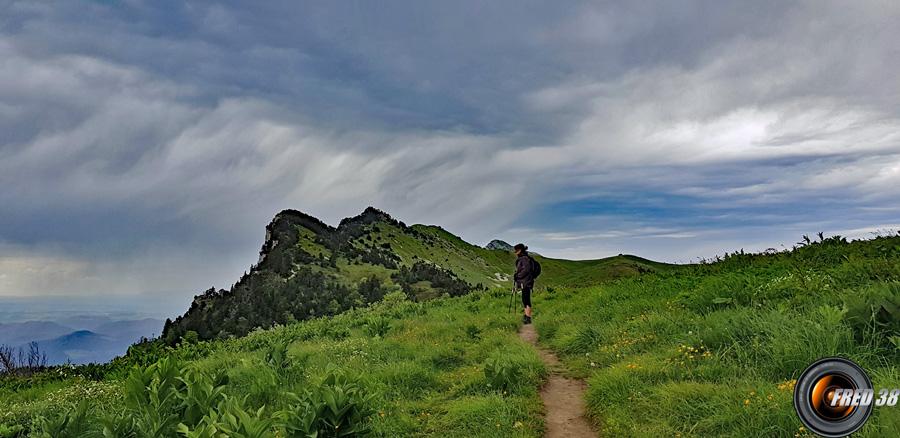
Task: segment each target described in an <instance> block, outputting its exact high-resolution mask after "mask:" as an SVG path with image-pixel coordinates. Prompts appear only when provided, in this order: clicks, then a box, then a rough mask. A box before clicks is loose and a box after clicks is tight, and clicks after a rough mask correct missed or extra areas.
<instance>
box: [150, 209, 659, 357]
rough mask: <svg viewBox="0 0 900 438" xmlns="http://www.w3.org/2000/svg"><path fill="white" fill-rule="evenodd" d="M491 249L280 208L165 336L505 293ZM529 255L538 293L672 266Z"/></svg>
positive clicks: (505, 254)
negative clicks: (251, 254)
mask: <svg viewBox="0 0 900 438" xmlns="http://www.w3.org/2000/svg"><path fill="white" fill-rule="evenodd" d="M502 243H505V242H502ZM507 245H508V244H507ZM494 246H495V247H497V249H488V248H482V247H480V246H476V245H473V244H471V243H469V242H466V241H465V240H463V239H462V238H460V237H459V236H457V235H455V234H453V233H451V232H449V231H447V230H445V229H444V228H442V227H440V226H438V225H422V224H414V225H407V224H405V223H404V222H402V221H399V220H397V219H395V218H394V217H392V216H391V215H390V214H388V213H387V212H385V211H383V210H380V209H377V208H375V207H371V206H370V207H367V208H366V209H365V210H364V211H363V212H362V213H360V214H359V215H356V216H352V217H348V218H344V219H342V220H341V221H340V222H339V223H338V225H337V226H336V227H335V226H331V225H329V224H327V223H325V222H323V221H321V220H319V219H318V218H316V217H314V216H312V215H309V214H307V213H303V212H301V211H299V210H294V209H286V210H282V211H281V212H279V213H278V214H276V215H275V216H274V217H273V219H272V220H271V221H270V222H269V224H268V225H266V239H265V241H264V242H263V244H262V246H261V249H260V253H259V261H258V263H256V264H255V265H253V266H251V267H250V270H249V271H248V272H247V273H245V274H244V275H243V276H242V277H241V278H240V279H239V280H238V281H237V282H236V283H235V284H234V285H233V286H232V287H231V288H230V289H228V290H225V289H218V290H217V289H215V288H211V289H208V290H207V291H205V292H203V293H202V294H200V295H197V296H196V297H195V298H194V301H193V302H192V304H191V306H190V308H189V309H188V310H187V312H185V314H184V315H181V316H179V317H178V318H176V319H175V320H174V321H171V320H168V321H166V324H165V327H164V329H163V337H164V338H165V339H166V340H167V341H168V342H170V343H174V342H177V340H178V339H180V338H181V337H182V336H183V335H184V334H186V333H187V332H188V331H193V332H197V334H198V336H199V337H200V338H202V339H207V338H221V337H229V336H241V335H244V334H246V333H248V332H249V331H250V330H252V329H253V328H255V327H263V328H265V327H270V326H272V325H274V324H287V323H290V322H293V321H296V320H302V319H309V318H315V317H318V316H323V315H332V314H335V313H339V312H342V311H344V310H347V309H350V308H354V307H361V306H365V305H367V304H369V303H372V302H374V301H378V300H380V299H381V297H383V296H384V295H385V294H387V293H391V292H401V291H402V292H403V293H405V294H406V295H407V296H409V297H410V298H411V299H413V300H417V301H419V300H427V299H432V298H436V297H439V296H442V295H449V296H458V295H463V294H467V293H470V292H472V291H474V290H484V289H489V288H505V287H507V283H508V281H509V280H508V279H509V275H508V274H510V273H511V271H512V268H513V262H514V256H513V255H512V253H511V252H510V251H508V250H505V249H501V248H502V246H499V244H495V245H494ZM535 257H536V258H538V259H540V260H541V262H542V264H543V266H544V272H545V274H544V275H543V276H542V277H541V281H540V282H539V283H540V284H541V285H543V286H562V285H564V284H565V283H566V282H568V283H573V282H584V283H588V282H591V281H596V280H603V279H608V278H617V277H622V276H629V275H636V274H640V273H641V272H649V271H653V270H657V269H662V268H663V267H664V266H668V265H665V264H661V263H656V262H652V261H649V260H646V259H641V258H638V257H634V256H616V257H610V258H605V259H597V260H579V261H572V260H563V259H553V258H548V257H541V256H540V255H535Z"/></svg>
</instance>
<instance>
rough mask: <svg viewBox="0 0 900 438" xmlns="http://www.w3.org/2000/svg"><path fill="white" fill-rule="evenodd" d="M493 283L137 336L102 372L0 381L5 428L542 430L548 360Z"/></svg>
mask: <svg viewBox="0 0 900 438" xmlns="http://www.w3.org/2000/svg"><path fill="white" fill-rule="evenodd" d="M516 327H517V323H516V320H515V318H514V317H512V316H511V315H509V314H507V313H505V302H504V300H503V299H502V298H499V297H498V296H492V295H490V294H473V295H469V296H467V297H460V298H454V299H443V300H432V301H429V302H425V303H417V302H412V301H409V300H407V299H405V297H404V296H403V294H402V293H393V294H391V295H389V296H388V297H386V298H385V300H383V301H382V302H380V303H378V304H376V305H374V306H372V307H370V308H367V309H362V310H354V311H350V312H346V313H343V314H341V315H338V316H335V317H333V318H324V319H316V320H311V321H306V322H301V323H297V324H292V325H290V326H279V327H275V328H272V329H270V330H265V331H255V332H253V333H251V334H250V335H248V336H246V337H243V338H240V339H232V340H214V341H202V340H198V339H196V337H195V336H193V335H189V336H187V337H186V339H185V340H184V342H183V343H181V344H179V345H178V346H176V347H167V346H165V345H163V344H161V343H153V342H151V343H145V344H142V345H139V346H135V347H134V348H133V349H132V351H130V352H129V355H128V356H127V357H126V358H122V359H118V360H116V361H114V362H113V363H112V364H110V365H107V366H105V367H102V370H99V371H98V370H96V369H95V370H94V373H92V374H90V375H89V373H88V372H87V368H88V367H78V368H74V369H69V368H57V369H54V370H53V371H52V373H49V374H46V375H44V376H43V377H39V376H33V377H32V378H31V379H30V380H29V383H28V385H27V386H24V385H23V386H18V385H16V383H17V382H21V381H22V380H21V378H15V379H13V378H7V379H4V380H0V400H3V403H4V406H3V409H2V410H0V436H26V435H27V436H53V437H66V436H102V434H104V433H106V434H107V436H134V437H150V436H153V437H156V436H188V437H218V436H229V437H249V436H257V437H270V436H303V437H306V436H316V434H317V436H353V435H375V436H386V437H387V436H390V437H395V436H428V435H441V436H451V437H452V436H456V437H472V436H499V437H504V436H507V437H536V436H540V435H541V430H542V428H543V424H542V420H541V415H540V412H541V404H540V398H539V396H538V393H537V389H538V387H539V385H540V382H541V381H542V379H543V378H544V377H545V375H546V371H545V369H544V367H543V364H542V363H541V361H540V359H539V358H538V356H537V354H536V353H535V352H534V350H533V349H532V348H531V347H530V346H528V345H526V344H524V343H522V341H520V340H519V339H518V337H517V336H516V335H515V329H516Z"/></svg>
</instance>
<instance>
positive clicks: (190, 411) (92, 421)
mask: <svg viewBox="0 0 900 438" xmlns="http://www.w3.org/2000/svg"><path fill="white" fill-rule="evenodd" d="M382 232H383V233H386V238H387V237H390V233H391V230H389V229H386V228H385V229H382ZM422 232H428V233H438V234H439V233H445V232H444V231H443V230H440V229H438V228H436V227H429V228H425V229H423V230H422ZM437 242H444V243H446V244H447V245H453V246H455V247H456V248H457V249H458V251H457V252H452V251H451V249H450V248H448V247H446V246H444V245H443V244H440V248H439V249H434V250H433V251H443V252H444V253H447V254H451V253H452V254H455V255H454V256H453V257H452V258H451V257H449V256H448V257H447V258H448V259H453V260H456V261H455V262H454V263H458V264H457V265H454V266H456V267H457V268H460V269H461V267H465V266H469V268H466V269H472V272H475V270H476V268H474V267H472V266H476V265H479V264H480V263H481V262H480V261H478V260H475V259H473V258H471V257H470V258H468V259H467V261H466V262H465V263H464V262H463V261H462V260H461V258H462V257H463V254H467V253H469V254H472V253H479V254H481V252H480V251H483V252H484V253H485V254H484V262H485V264H486V265H487V266H489V267H490V266H493V265H492V264H493V263H500V262H501V261H502V262H503V263H506V262H507V260H506V259H505V258H506V257H507V255H506V254H505V253H503V252H498V251H487V250H479V249H476V250H473V249H471V248H468V247H466V246H465V245H467V244H465V242H462V241H458V242H457V241H455V240H452V239H441V240H437ZM407 244H408V245H410V246H409V247H407V246H406V245H407ZM403 251H407V252H403ZM416 251H418V252H416ZM428 251H431V250H428ZM398 252H399V253H401V254H402V255H403V257H411V256H412V255H413V254H417V257H420V258H422V257H425V256H430V255H429V254H431V253H429V252H427V251H426V249H425V248H424V247H423V246H413V245H412V243H411V242H404V246H403V249H398ZM435 254H437V252H436V253H435ZM501 259H502V260H501ZM473 260H474V261H473ZM624 261H628V263H627V266H625V267H621V269H624V270H625V271H629V270H631V269H637V270H640V269H639V268H636V267H638V266H644V265H646V266H645V267H646V268H647V269H645V271H648V270H650V268H652V272H645V273H644V274H642V275H639V276H636V275H634V274H633V273H627V275H622V276H620V275H617V274H615V272H617V271H616V270H617V269H620V267H618V266H617V265H618V264H620V263H624ZM466 263H469V264H466ZM339 266H340V265H339ZM348 268H349V269H357V268H358V269H360V270H361V272H360V273H359V275H363V274H370V273H371V272H368V271H366V272H365V273H364V272H362V271H364V269H363V268H364V267H361V266H360V265H352V268H351V267H348ZM478 269H481V268H478ZM491 269H493V268H491ZM592 270H593V271H592ZM484 272H487V271H484ZM544 272H546V275H547V279H548V281H546V282H545V283H544V284H545V285H548V283H549V284H550V285H551V286H550V287H545V288H543V289H540V290H539V291H537V292H536V294H535V298H534V300H535V324H536V328H537V330H538V332H539V334H540V337H541V342H542V343H543V344H544V345H545V346H546V347H547V348H550V349H552V350H554V351H555V352H556V353H557V354H558V355H559V356H560V358H561V360H562V361H563V364H564V365H565V367H566V371H565V372H566V373H568V374H569V375H571V376H574V377H579V378H583V379H585V380H586V382H587V384H588V390H587V393H586V395H585V397H586V402H587V407H588V413H589V415H590V417H591V419H592V420H593V421H594V422H595V423H596V424H597V425H598V426H599V428H600V429H601V430H602V433H603V434H604V435H605V436H685V437H687V436H697V437H705V436H784V437H793V436H810V435H809V433H808V432H807V431H805V430H803V429H801V424H800V421H799V419H798V418H797V416H796V414H795V413H794V410H793V407H792V404H791V403H792V402H791V396H792V388H793V382H794V379H796V378H797V377H798V375H799V374H800V372H802V370H803V369H804V368H805V367H806V366H807V365H809V364H810V363H811V362H813V361H815V360H817V359H819V358H821V357H824V356H832V355H836V356H844V357H848V358H851V359H853V360H854V361H856V362H858V363H859V364H861V365H862V366H863V367H864V368H865V369H866V370H867V371H868V373H869V375H870V377H871V378H872V381H873V383H874V384H875V386H876V387H897V386H900V349H898V347H900V314H898V312H897V308H898V307H897V304H900V238H896V237H895V238H880V239H875V240H871V241H865V242H852V243H845V242H842V241H840V240H826V241H823V242H820V243H816V244H814V245H810V246H808V247H804V248H800V249H798V250H796V251H793V252H791V253H778V254H771V255H765V256H763V255H743V254H732V255H729V256H728V257H726V258H725V259H723V260H721V261H719V262H717V263H712V264H702V265H691V266H680V267H673V266H668V265H658V264H654V263H653V262H648V261H644V260H642V259H638V258H633V257H630V256H621V257H617V258H614V259H606V260H603V261H589V262H559V263H557V261H554V260H551V259H545V261H544ZM542 280H544V277H542V279H541V280H539V281H542ZM549 280H552V281H549ZM584 282H587V283H589V284H593V285H590V286H586V287H580V286H579V287H567V286H565V285H566V284H571V285H581V284H583V283H584ZM507 297H508V296H507V295H505V291H504V290H503V289H495V290H492V291H487V292H477V293H473V294H471V295H468V296H463V297H458V298H442V299H436V300H433V301H427V302H411V301H409V300H404V299H402V297H401V295H400V294H397V293H394V294H391V295H389V296H388V297H386V298H385V300H384V301H383V302H380V303H377V304H375V305H372V306H370V307H367V308H363V309H355V310H352V311H349V312H346V313H343V314H340V315H337V316H334V317H331V318H321V319H315V320H309V321H304V322H300V323H296V324H292V325H288V326H281V327H275V328H272V329H269V330H257V331H254V332H252V333H251V334H250V335H248V336H245V337H242V338H236V339H227V340H216V341H209V342H203V341H201V342H192V343H185V344H182V345H179V346H177V347H174V348H172V347H165V346H164V345H162V344H161V343H147V344H143V345H140V346H137V347H135V348H134V349H133V350H132V351H131V353H130V354H129V355H128V356H127V357H126V358H124V359H118V360H116V361H114V362H113V363H112V364H110V365H107V366H106V367H102V368H101V371H102V372H97V371H96V370H94V371H92V372H91V373H87V372H86V370H85V369H82V368H74V369H73V368H66V367H59V368H54V369H51V370H50V371H48V372H45V373H41V374H38V375H36V376H32V377H29V378H3V379H0V400H2V408H0V436H26V434H28V433H32V434H33V435H34V436H43V435H41V434H42V433H43V434H48V435H49V436H57V435H58V436H65V435H64V434H62V433H61V432H59V431H58V430H56V429H54V427H57V428H58V426H59V425H60V424H63V423H62V422H63V421H68V423H65V424H66V426H65V427H64V428H63V429H68V430H69V431H70V432H72V431H77V429H78V428H79V427H80V426H79V425H80V424H83V425H85V426H84V428H85V431H87V432H88V434H87V435H84V436H91V435H90V434H94V435H95V436H99V435H97V434H99V433H101V432H102V429H103V428H104V427H106V428H107V429H108V431H109V432H110V433H112V434H113V435H116V434H119V435H125V436H140V434H139V433H133V434H131V435H129V434H128V433H126V432H123V431H124V430H126V429H128V428H131V429H132V430H136V428H138V429H140V430H146V428H148V427H151V426H152V425H154V424H156V425H159V424H162V426H161V427H162V430H163V432H161V433H159V434H160V435H162V436H179V435H178V434H177V433H176V429H177V427H178V423H179V422H180V423H184V427H183V429H182V430H183V431H184V434H185V435H190V434H196V436H204V435H202V433H203V432H204V431H207V432H209V430H212V431H219V432H223V431H225V432H223V433H227V434H228V435H230V436H279V435H280V436H285V435H286V434H287V432H288V430H296V428H301V429H302V428H307V429H308V428H309V427H312V428H314V429H315V428H318V430H319V433H320V436H334V435H335V434H336V431H356V432H368V433H370V434H371V435H374V436H385V437H388V436H390V437H394V436H435V435H439V436H453V437H479V436H486V437H493V436H499V437H504V436H509V437H533V436H541V435H542V433H543V428H544V425H543V420H542V416H541V413H542V411H543V406H542V405H541V401H540V398H539V395H538V388H539V387H540V384H541V382H542V381H543V380H544V379H545V378H546V376H547V372H548V371H547V370H546V369H545V367H544V366H543V364H542V363H541V361H540V360H539V358H538V356H537V354H536V352H535V351H534V349H533V348H531V347H530V346H529V345H527V344H525V343H523V342H522V341H521V340H519V339H518V337H517V336H516V334H515V333H516V330H517V328H518V326H519V321H518V316H517V315H510V314H508V313H507V310H506V306H507ZM160 359H162V361H159V360H160ZM167 373H168V374H167ZM97 376H101V377H100V378H99V379H97ZM165 376H174V377H172V379H169V380H166V379H165V378H164V377H165ZM178 379H181V380H178ZM164 381H169V382H176V383H174V384H172V385H173V386H171V387H168V389H166V388H167V387H166V386H165V385H164V384H163V383H162V382H164ZM177 382H183V383H177ZM148 387H149V388H151V389H150V390H148V389H147V388H148ZM167 391H168V392H167ZM154 393H156V394H169V397H168V398H166V400H168V401H165V402H160V401H153V399H152V398H150V399H147V398H146V397H147V394H154ZM329 400H333V401H329ZM331 405H334V409H332V408H331V407H330V406H331ZM79 406H80V407H81V410H79V409H78V408H79ZM123 409H124V411H123ZM120 412H124V414H118V413H120ZM167 413H168V414H167ZM166 415H174V417H172V418H174V420H173V419H172V418H169V417H166ZM229 418H236V419H242V420H241V421H238V423H240V424H237V423H235V424H232V423H234V421H231V420H229ZM170 420H171V421H170ZM167 421H168V422H167ZM230 421H231V422H230ZM235 421H237V420H235ZM335 424H337V425H339V427H337V428H335V427H332V426H327V425H335ZM310 425H312V426H310ZM204 428H206V429H204ZM209 428H212V429H209ZM253 428H257V430H256V432H258V434H257V435H254V434H253V432H254V430H253ZM291 428H294V429H291ZM898 431H900V410H898V409H897V408H876V409H875V413H874V415H873V416H872V418H871V419H870V420H869V423H868V424H867V425H866V427H865V428H864V429H863V430H862V431H861V432H860V433H859V436H863V437H876V436H887V435H896V434H897V432H898ZM72 433H75V432H72ZM190 436H194V435H190ZM210 436H211V435H210Z"/></svg>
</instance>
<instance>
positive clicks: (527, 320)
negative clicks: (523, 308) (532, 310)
mask: <svg viewBox="0 0 900 438" xmlns="http://www.w3.org/2000/svg"><path fill="white" fill-rule="evenodd" d="M522 324H531V317H530V316H528V315H522Z"/></svg>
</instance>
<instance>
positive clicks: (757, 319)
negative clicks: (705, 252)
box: [535, 238, 900, 437]
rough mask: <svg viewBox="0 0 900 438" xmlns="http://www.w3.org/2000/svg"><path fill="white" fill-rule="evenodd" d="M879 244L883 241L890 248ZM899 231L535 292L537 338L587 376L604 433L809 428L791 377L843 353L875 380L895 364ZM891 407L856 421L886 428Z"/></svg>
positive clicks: (881, 380) (888, 431) (884, 378)
mask: <svg viewBox="0 0 900 438" xmlns="http://www.w3.org/2000/svg"><path fill="white" fill-rule="evenodd" d="M883 248H890V252H889V254H888V255H884V254H883ZM898 248H900V239H898V238H891V239H878V240H874V241H868V242H854V243H849V244H847V243H840V242H824V243H821V244H816V245H812V246H811V247H808V248H802V249H800V250H797V251H795V252H794V253H789V254H776V255H770V256H765V257H763V256H756V255H754V256H750V255H732V256H731V257H729V258H728V259H726V260H725V261H723V262H720V263H717V264H713V265H699V266H691V267H685V268H682V269H679V270H675V271H671V272H667V273H663V274H659V275H648V276H642V277H639V278H630V279H622V280H618V281H615V282H612V283H608V284H604V285H600V286H594V287H588V288H583V289H576V290H566V291H563V292H557V293H555V294H539V295H537V296H536V298H535V307H536V309H537V310H536V313H535V321H536V325H537V329H538V332H539V334H540V336H541V342H543V343H545V344H546V345H548V346H549V347H550V348H551V349H553V350H555V351H556V352H557V353H559V355H560V356H561V359H562V360H563V362H564V363H565V365H566V366H567V367H568V368H569V370H570V372H571V373H573V374H574V375H577V376H579V377H583V378H586V379H587V382H588V388H589V389H588V392H587V403H588V408H589V411H590V415H591V417H592V419H593V420H594V421H595V422H596V423H597V424H598V425H599V426H600V428H601V429H602V430H604V432H605V433H607V434H609V435H611V436H666V435H668V436H673V435H676V436H678V435H680V436H786V437H790V436H796V435H799V436H808V432H806V431H804V430H803V429H801V426H802V425H801V423H800V421H799V419H798V418H797V416H796V414H795V413H794V410H793V406H792V398H791V397H792V391H791V390H792V387H793V380H794V379H796V378H797V377H798V376H799V374H800V373H801V372H802V371H803V370H804V369H805V367H806V366H808V365H809V364H810V363H812V362H813V361H815V360H817V359H819V358H822V357H825V356H842V357H847V358H850V359H852V360H854V361H856V362H857V363H859V364H860V365H862V366H863V368H864V369H866V370H868V372H869V374H870V377H871V378H872V381H873V383H874V385H875V386H876V387H894V386H897V384H898V374H900V350H898V343H897V340H898V339H900V338H893V339H892V338H891V337H892V336H897V335H900V332H898V331H897V324H898V323H900V319H898V318H900V314H897V313H893V314H888V316H885V315H886V312H887V311H888V310H891V309H896V307H893V308H892V307H891V304H890V301H891V300H893V302H894V303H896V302H897V300H900V283H898V281H900V258H897V257H894V256H893V255H894V254H896V252H895V251H897V249H898ZM878 315H881V316H878ZM898 425H900V410H897V409H891V408H881V409H876V414H875V415H874V416H873V417H872V418H871V419H870V420H869V422H868V424H867V425H866V426H865V428H864V429H863V430H862V431H861V432H860V433H859V436H863V437H875V436H886V435H894V434H896V433H897V432H898V431H900V428H898Z"/></svg>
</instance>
